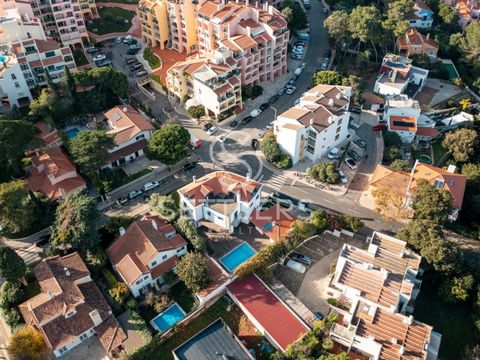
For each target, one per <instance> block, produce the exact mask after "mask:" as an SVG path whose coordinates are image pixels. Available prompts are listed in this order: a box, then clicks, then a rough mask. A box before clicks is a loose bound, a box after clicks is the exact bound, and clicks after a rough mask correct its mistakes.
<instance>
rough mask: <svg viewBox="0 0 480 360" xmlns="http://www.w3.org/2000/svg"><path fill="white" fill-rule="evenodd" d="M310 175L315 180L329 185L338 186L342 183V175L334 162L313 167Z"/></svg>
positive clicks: (309, 172) (321, 163) (309, 171)
mask: <svg viewBox="0 0 480 360" xmlns="http://www.w3.org/2000/svg"><path fill="white" fill-rule="evenodd" d="M308 174H309V175H310V176H311V177H312V178H314V179H315V180H318V181H322V182H326V183H328V184H337V183H338V182H339V181H340V174H339V172H338V169H337V166H336V165H335V164H334V163H333V162H320V163H317V164H315V165H313V166H312V167H311V168H310V169H309V170H308Z"/></svg>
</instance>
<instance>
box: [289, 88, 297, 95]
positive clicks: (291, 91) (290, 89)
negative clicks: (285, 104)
mask: <svg viewBox="0 0 480 360" xmlns="http://www.w3.org/2000/svg"><path fill="white" fill-rule="evenodd" d="M295 90H297V88H296V87H295V86H288V87H287V95H292V94H293V93H294V92H295Z"/></svg>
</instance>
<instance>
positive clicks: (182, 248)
mask: <svg viewBox="0 0 480 360" xmlns="http://www.w3.org/2000/svg"><path fill="white" fill-rule="evenodd" d="M184 249H185V246H182V247H181V248H178V249H177V253H179V252H182V251H183V250H184Z"/></svg>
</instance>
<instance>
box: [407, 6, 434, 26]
mask: <svg viewBox="0 0 480 360" xmlns="http://www.w3.org/2000/svg"><path fill="white" fill-rule="evenodd" d="M408 24H409V25H410V26H411V27H416V28H419V29H429V28H431V27H432V24H433V11H432V9H430V7H428V5H427V4H425V2H423V0H415V3H414V4H413V6H412V10H411V11H410V13H409V14H408Z"/></svg>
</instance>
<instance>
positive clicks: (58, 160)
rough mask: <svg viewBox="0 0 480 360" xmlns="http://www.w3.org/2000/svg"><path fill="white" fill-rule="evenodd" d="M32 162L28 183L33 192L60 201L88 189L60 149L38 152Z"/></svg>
mask: <svg viewBox="0 0 480 360" xmlns="http://www.w3.org/2000/svg"><path fill="white" fill-rule="evenodd" d="M31 160H32V169H31V174H30V176H29V177H28V178H27V181H28V184H29V187H30V189H31V190H32V191H39V192H42V193H44V194H45V195H47V196H48V197H49V198H50V199H52V200H58V199H60V198H62V197H65V196H66V195H68V194H70V193H72V192H74V191H76V190H81V189H85V188H86V187H87V185H86V183H85V181H84V180H83V178H82V177H81V176H80V175H79V174H78V173H77V171H76V169H75V166H74V165H73V163H72V162H71V161H70V159H69V158H68V157H67V155H65V154H64V153H63V151H62V150H60V148H58V147H52V148H49V149H46V150H43V151H41V152H38V154H37V155H34V156H32V157H31ZM65 176H67V177H66V178H65Z"/></svg>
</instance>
